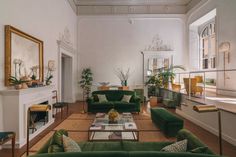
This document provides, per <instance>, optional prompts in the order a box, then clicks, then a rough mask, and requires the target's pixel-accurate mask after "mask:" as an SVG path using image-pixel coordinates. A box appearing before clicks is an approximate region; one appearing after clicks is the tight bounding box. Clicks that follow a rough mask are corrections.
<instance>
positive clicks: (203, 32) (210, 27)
mask: <svg viewBox="0 0 236 157" xmlns="http://www.w3.org/2000/svg"><path fill="white" fill-rule="evenodd" d="M199 28H200V29H199V30H200V31H199V43H200V47H199V57H200V58H199V65H200V69H201V70H209V69H216V23H215V19H211V20H209V21H208V22H207V23H205V24H203V25H202V26H200V27H199ZM212 38H214V46H212V45H213V42H212ZM205 40H206V41H205ZM205 42H207V47H205V46H204V44H205ZM205 49H207V51H206V50H205ZM204 50H205V52H207V54H206V55H204ZM213 51H214V52H213Z"/></svg>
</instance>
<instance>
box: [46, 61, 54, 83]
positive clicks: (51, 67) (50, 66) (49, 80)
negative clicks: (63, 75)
mask: <svg viewBox="0 0 236 157" xmlns="http://www.w3.org/2000/svg"><path fill="white" fill-rule="evenodd" d="M54 62H55V61H54V60H49V61H48V71H47V77H46V79H45V83H46V85H50V84H51V83H52V78H53V74H52V72H53V71H55V70H56V68H55V63H54Z"/></svg>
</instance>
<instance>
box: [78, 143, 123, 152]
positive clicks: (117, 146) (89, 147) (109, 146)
mask: <svg viewBox="0 0 236 157" xmlns="http://www.w3.org/2000/svg"><path fill="white" fill-rule="evenodd" d="M79 146H80V148H81V150H82V152H84V151H104V150H106V151H122V150H123V149H122V145H121V142H83V143H79Z"/></svg>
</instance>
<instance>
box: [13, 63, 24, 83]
mask: <svg viewBox="0 0 236 157" xmlns="http://www.w3.org/2000/svg"><path fill="white" fill-rule="evenodd" d="M13 64H14V65H15V77H16V78H19V77H20V76H21V67H22V66H23V65H24V62H23V61H22V60H21V59H14V60H13ZM17 66H18V74H19V76H18V75H17Z"/></svg>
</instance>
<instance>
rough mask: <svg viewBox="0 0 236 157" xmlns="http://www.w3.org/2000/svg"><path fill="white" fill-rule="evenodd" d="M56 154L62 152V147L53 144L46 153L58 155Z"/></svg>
mask: <svg viewBox="0 0 236 157" xmlns="http://www.w3.org/2000/svg"><path fill="white" fill-rule="evenodd" d="M58 152H64V149H63V147H61V146H59V145H57V144H53V145H50V146H49V147H48V153H58Z"/></svg>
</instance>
